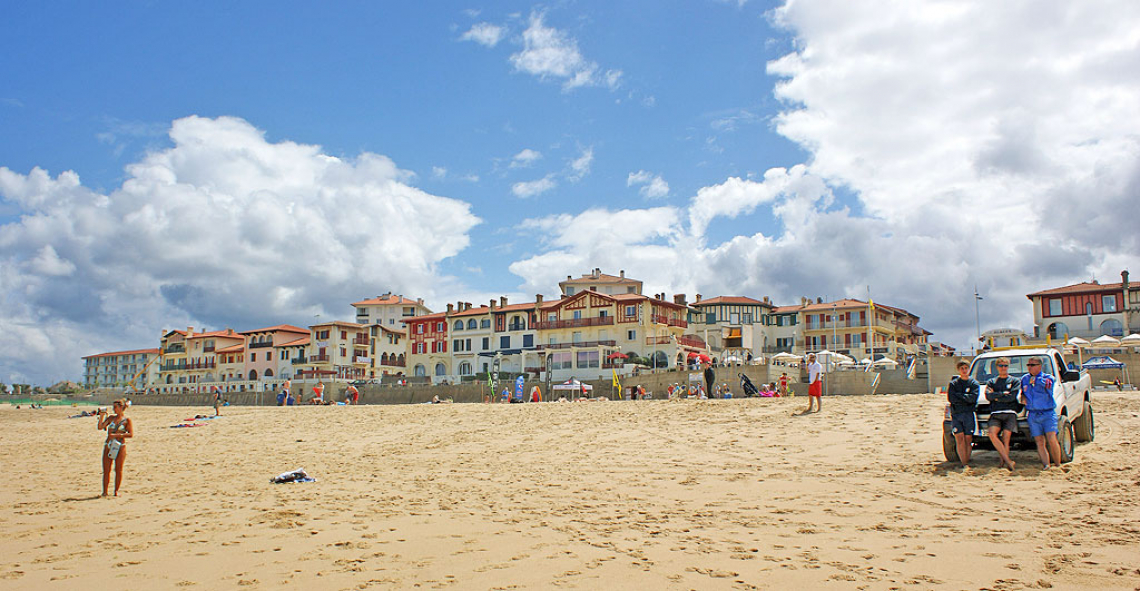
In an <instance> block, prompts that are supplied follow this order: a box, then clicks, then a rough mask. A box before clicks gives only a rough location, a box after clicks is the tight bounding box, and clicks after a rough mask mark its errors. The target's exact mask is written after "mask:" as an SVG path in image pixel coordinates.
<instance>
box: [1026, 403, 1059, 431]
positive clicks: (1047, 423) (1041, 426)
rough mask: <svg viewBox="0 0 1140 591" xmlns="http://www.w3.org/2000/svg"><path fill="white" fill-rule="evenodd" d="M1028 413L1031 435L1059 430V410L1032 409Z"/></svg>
mask: <svg viewBox="0 0 1140 591" xmlns="http://www.w3.org/2000/svg"><path fill="white" fill-rule="evenodd" d="M1025 414H1026V418H1027V419H1029V436H1030V437H1041V436H1042V435H1044V434H1046V433H1056V432H1057V411H1055V410H1031V411H1029V412H1027V413H1025Z"/></svg>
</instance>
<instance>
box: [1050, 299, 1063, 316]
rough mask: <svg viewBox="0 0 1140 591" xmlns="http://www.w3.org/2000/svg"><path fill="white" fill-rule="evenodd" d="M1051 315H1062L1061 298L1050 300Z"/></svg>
mask: <svg viewBox="0 0 1140 591" xmlns="http://www.w3.org/2000/svg"><path fill="white" fill-rule="evenodd" d="M1049 315H1050V316H1060V315H1061V300H1060V298H1055V299H1052V300H1049Z"/></svg>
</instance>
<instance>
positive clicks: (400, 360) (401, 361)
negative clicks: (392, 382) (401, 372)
mask: <svg viewBox="0 0 1140 591" xmlns="http://www.w3.org/2000/svg"><path fill="white" fill-rule="evenodd" d="M396 365H399V366H400V367H403V366H404V354H403V353H400V356H399V357H397V358H396Z"/></svg>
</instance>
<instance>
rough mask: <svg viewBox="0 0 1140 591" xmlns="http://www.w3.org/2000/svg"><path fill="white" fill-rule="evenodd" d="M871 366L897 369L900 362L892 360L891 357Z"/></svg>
mask: <svg viewBox="0 0 1140 591" xmlns="http://www.w3.org/2000/svg"><path fill="white" fill-rule="evenodd" d="M871 365H885V366H888V367H895V366H897V365H898V362H897V361H895V360H894V359H891V358H890V357H884V358H882V359H880V360H878V361H876V362H874V363H872V364H871Z"/></svg>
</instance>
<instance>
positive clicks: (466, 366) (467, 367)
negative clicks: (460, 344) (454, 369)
mask: <svg viewBox="0 0 1140 591" xmlns="http://www.w3.org/2000/svg"><path fill="white" fill-rule="evenodd" d="M459 375H461V376H469V375H471V364H470V363H467V362H466V361H464V362H463V363H460V364H459Z"/></svg>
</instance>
